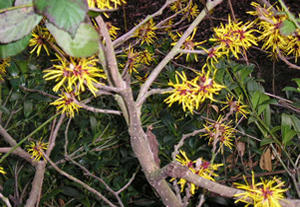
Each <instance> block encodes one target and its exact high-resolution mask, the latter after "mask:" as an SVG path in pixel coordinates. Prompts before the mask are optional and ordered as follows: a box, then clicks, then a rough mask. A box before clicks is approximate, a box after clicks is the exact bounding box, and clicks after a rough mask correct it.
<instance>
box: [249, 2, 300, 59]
mask: <svg viewBox="0 0 300 207" xmlns="http://www.w3.org/2000/svg"><path fill="white" fill-rule="evenodd" d="M252 6H254V7H255V9H256V11H252V12H248V13H249V14H251V15H255V16H257V17H258V19H257V20H256V21H257V22H258V23H257V24H258V26H259V30H260V36H259V37H258V40H259V41H262V42H263V46H262V49H271V52H272V55H274V56H275V57H276V54H277V53H278V50H279V52H280V51H282V52H283V55H290V54H293V55H294V56H295V61H296V62H297V59H298V57H299V55H300V35H299V34H300V31H299V29H297V30H296V31H295V32H294V34H291V35H283V34H282V33H281V31H280V28H281V27H282V25H283V23H284V21H285V20H287V19H288V16H287V14H286V13H285V12H283V9H281V8H278V7H277V8H273V7H270V8H268V9H266V8H265V6H264V7H261V6H260V5H259V4H257V3H253V4H252ZM273 10H275V12H276V13H275V12H274V11H273Z"/></svg>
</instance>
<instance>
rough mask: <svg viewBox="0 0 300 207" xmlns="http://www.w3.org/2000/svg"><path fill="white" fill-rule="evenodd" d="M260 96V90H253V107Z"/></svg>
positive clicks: (256, 104)
mask: <svg viewBox="0 0 300 207" xmlns="http://www.w3.org/2000/svg"><path fill="white" fill-rule="evenodd" d="M260 96H261V92H260V91H256V92H254V94H253V95H252V96H251V103H252V106H253V108H254V109H256V107H257V106H258V104H259V99H260Z"/></svg>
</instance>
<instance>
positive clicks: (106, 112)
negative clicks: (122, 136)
mask: <svg viewBox="0 0 300 207" xmlns="http://www.w3.org/2000/svg"><path fill="white" fill-rule="evenodd" d="M74 103H76V104H78V105H79V106H81V107H82V108H83V109H86V110H88V111H91V112H94V113H103V114H115V115H121V114H122V113H121V112H120V111H116V110H110V109H98V108H95V107H92V106H88V105H85V104H84V103H81V102H78V101H77V100H74Z"/></svg>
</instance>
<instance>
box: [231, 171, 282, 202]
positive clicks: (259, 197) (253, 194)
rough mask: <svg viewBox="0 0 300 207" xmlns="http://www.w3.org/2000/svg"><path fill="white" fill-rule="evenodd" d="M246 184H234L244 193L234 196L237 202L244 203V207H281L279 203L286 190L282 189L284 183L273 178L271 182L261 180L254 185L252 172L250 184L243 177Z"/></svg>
mask: <svg viewBox="0 0 300 207" xmlns="http://www.w3.org/2000/svg"><path fill="white" fill-rule="evenodd" d="M244 180H245V182H246V184H240V183H234V184H235V185H236V187H237V188H239V189H242V190H244V191H245V192H243V193H239V194H235V195H234V196H235V197H238V199H237V200H236V201H235V203H237V202H244V203H246V206H249V205H251V204H252V205H253V206H254V207H281V205H280V203H279V201H280V200H281V199H284V195H283V193H284V192H285V191H287V189H283V188H282V187H283V186H284V182H283V181H281V180H280V179H278V178H276V177H274V178H273V179H272V180H265V179H261V182H258V183H255V177H254V172H252V183H250V184H249V183H248V182H247V180H246V178H245V177H244Z"/></svg>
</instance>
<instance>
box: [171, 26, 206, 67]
mask: <svg viewBox="0 0 300 207" xmlns="http://www.w3.org/2000/svg"><path fill="white" fill-rule="evenodd" d="M196 31H197V28H195V29H194V30H193V33H192V35H191V36H189V37H188V38H186V40H185V41H184V43H183V44H182V46H181V49H185V50H190V51H191V50H194V49H195V48H196V47H197V48H199V46H200V45H201V44H203V43H204V42H206V41H202V42H195V41H194V40H193V39H194V37H195V34H196ZM177 35H178V36H179V37H181V36H182V34H181V33H179V32H177ZM176 39H177V38H176ZM176 44H177V41H176V42H173V43H171V45H176ZM182 54H183V53H180V54H179V55H178V56H177V58H178V57H180V56H181V55H182ZM193 56H194V59H195V60H196V61H198V56H197V54H193ZM189 57H190V53H187V55H186V60H187V61H188V60H189Z"/></svg>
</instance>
